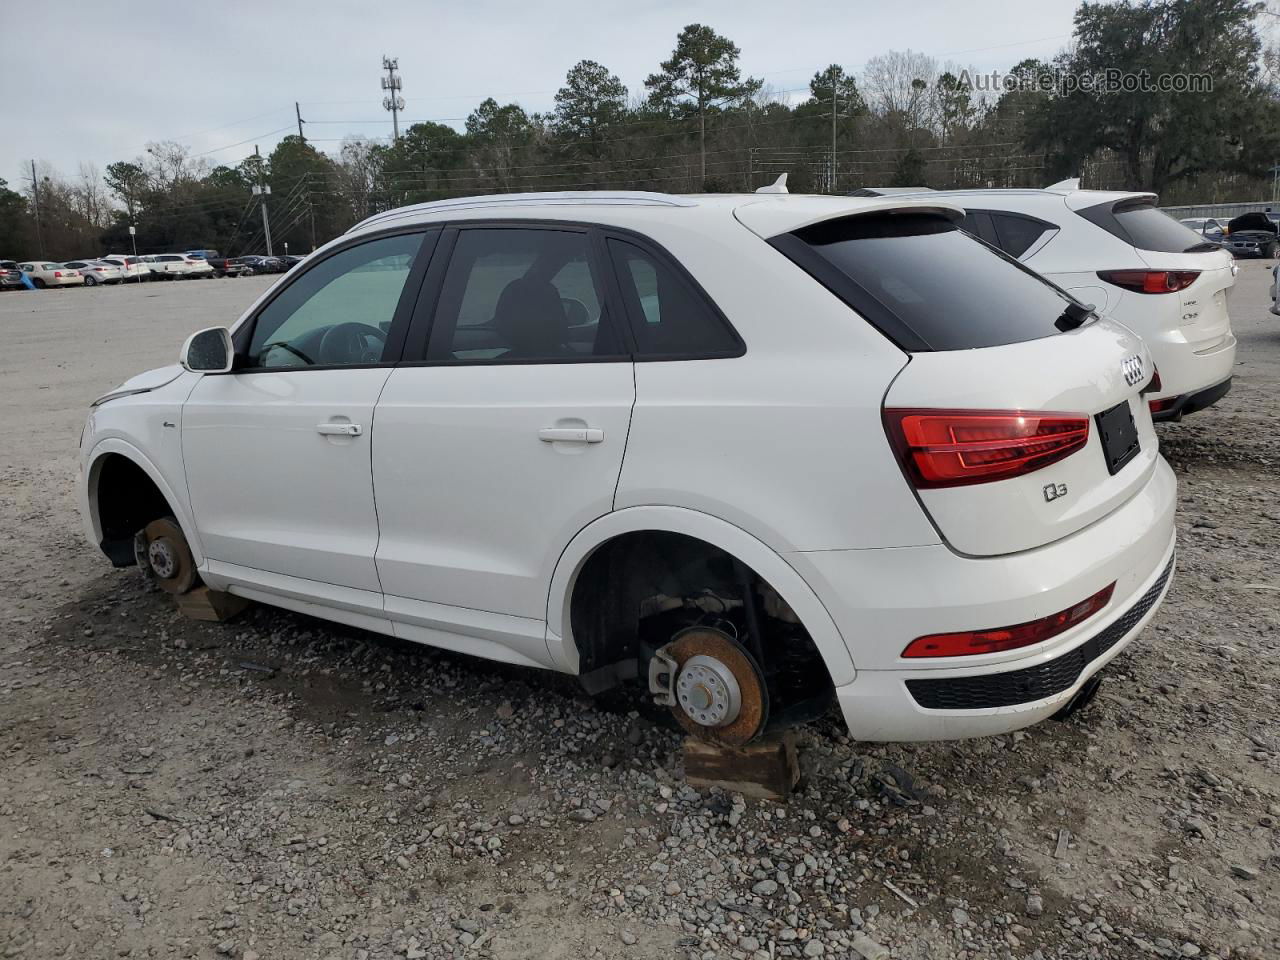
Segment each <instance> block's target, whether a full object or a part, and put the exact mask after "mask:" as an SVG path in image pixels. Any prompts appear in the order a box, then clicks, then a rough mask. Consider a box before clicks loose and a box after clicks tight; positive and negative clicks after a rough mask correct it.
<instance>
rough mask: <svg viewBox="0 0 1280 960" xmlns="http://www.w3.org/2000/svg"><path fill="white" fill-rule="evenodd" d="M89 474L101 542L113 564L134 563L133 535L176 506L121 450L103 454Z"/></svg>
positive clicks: (90, 497) (173, 513) (91, 500)
mask: <svg viewBox="0 0 1280 960" xmlns="http://www.w3.org/2000/svg"><path fill="white" fill-rule="evenodd" d="M89 476H90V480H89V484H90V486H89V502H90V507H91V509H92V511H93V515H94V517H95V518H96V520H97V527H98V531H99V536H100V538H101V539H100V540H99V543H98V545H99V547H101V549H102V552H103V553H104V554H106V555H107V558H108V559H109V560H110V561H111V563H112V565H113V566H117V567H131V566H134V565H135V564H136V563H137V558H136V557H135V555H134V548H133V540H134V536H135V535H136V534H137V533H138V531H139V530H141V529H142V528H143V527H145V526H146V525H147V524H148V523H150V522H151V521H152V520H158V519H160V518H161V517H169V516H176V514H175V512H174V509H173V506H172V504H170V503H169V501H168V500H167V499H166V498H165V496H164V494H163V493H161V491H160V488H159V487H158V486H157V485H156V483H155V481H154V480H152V479H151V477H150V476H148V475H147V472H146V471H145V470H143V469H142V467H140V466H139V465H138V464H137V463H136V462H134V461H133V460H131V459H130V458H129V457H127V456H125V455H124V454H122V453H114V452H112V453H106V454H103V455H102V456H101V457H99V458H98V459H97V460H95V461H94V463H93V466H92V467H91V471H90V475H89Z"/></svg>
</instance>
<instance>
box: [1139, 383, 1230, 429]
mask: <svg viewBox="0 0 1280 960" xmlns="http://www.w3.org/2000/svg"><path fill="white" fill-rule="evenodd" d="M1230 392H1231V378H1230V377H1227V379H1225V380H1223V381H1222V382H1221V383H1215V384H1214V385H1213V386H1211V387H1205V388H1204V389H1203V390H1198V391H1196V392H1195V393H1189V394H1184V395H1182V396H1180V397H1177V398H1175V400H1174V402H1173V404H1172V405H1170V406H1168V407H1165V408H1164V409H1163V410H1160V411H1159V412H1158V413H1157V412H1156V411H1154V410H1153V411H1152V412H1151V419H1152V420H1154V421H1156V422H1157V423H1161V422H1169V421H1173V422H1176V421H1178V420H1181V419H1182V418H1183V417H1185V416H1186V415H1187V414H1189V413H1196V412H1198V411H1200V410H1204V409H1205V408H1207V407H1211V406H1213V405H1214V404H1215V403H1217V402H1218V401H1219V400H1221V399H1222V398H1223V397H1225V396H1226V395H1227V394H1228V393H1230Z"/></svg>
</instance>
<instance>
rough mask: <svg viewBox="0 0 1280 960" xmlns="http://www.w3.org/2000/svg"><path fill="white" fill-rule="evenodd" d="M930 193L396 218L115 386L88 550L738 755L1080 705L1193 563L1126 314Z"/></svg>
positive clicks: (93, 429)
mask: <svg viewBox="0 0 1280 960" xmlns="http://www.w3.org/2000/svg"><path fill="white" fill-rule="evenodd" d="M961 216H962V211H961V210H960V209H959V208H957V207H954V206H952V205H951V204H949V203H947V202H941V201H934V200H929V201H903V200H901V199H897V198H894V199H877V200H859V199H849V198H833V197H798V196H785V195H745V196H699V197H691V198H688V197H674V196H666V195H660V194H644V193H585V194H543V195H538V194H531V195H515V196H493V197H483V198H475V199H469V200H456V201H443V202H438V203H431V204H425V205H421V206H416V207H407V208H404V209H400V210H395V211H391V212H388V213H385V214H381V215H378V216H376V217H374V218H372V219H370V220H366V221H365V222H364V223H362V224H360V225H358V226H357V227H355V228H353V229H352V230H351V231H350V232H349V233H347V234H346V235H345V236H343V237H340V238H339V239H337V240H335V241H333V242H332V243H330V244H328V245H327V246H326V247H325V248H323V249H322V250H320V251H319V252H317V253H315V254H313V255H312V256H310V257H308V259H307V260H306V262H305V263H304V264H303V265H301V266H299V267H298V268H296V269H295V270H294V271H293V272H292V273H289V274H287V275H286V276H285V277H284V278H283V279H282V280H281V281H280V282H279V283H278V284H276V285H275V286H273V287H272V288H271V289H270V290H269V291H267V292H266V293H265V294H264V295H263V296H262V297H261V298H260V299H259V300H258V301H257V302H256V303H255V304H253V306H251V307H250V308H249V310H248V311H246V313H245V314H244V315H243V316H242V317H241V318H240V320H239V321H238V322H237V323H235V324H234V325H233V326H232V329H231V331H230V332H229V331H228V330H226V329H225V328H212V329H209V330H204V331H201V332H199V333H197V334H194V335H193V336H192V337H191V338H190V339H189V340H188V342H187V344H186V346H185V347H184V348H183V351H182V354H181V357H182V365H181V366H173V367H168V368H164V369H160V370H155V371H152V372H151V373H148V374H143V375H141V376H139V377H137V378H135V379H133V380H131V381H129V382H127V383H126V384H124V385H123V386H122V387H121V388H120V389H119V390H117V391H116V392H114V393H112V394H109V395H107V396H106V397H103V398H102V399H100V400H99V401H97V402H96V403H95V405H94V407H93V409H92V411H91V413H90V415H89V420H88V424H87V427H86V429H85V431H84V436H83V439H82V442H81V463H82V469H83V481H82V483H81V487H80V490H81V498H82V506H83V511H84V517H85V521H86V528H87V532H88V535H89V537H90V539H91V541H92V542H93V544H94V545H95V546H98V547H101V549H102V550H103V551H104V552H105V553H106V554H107V556H108V557H110V558H111V560H112V561H114V562H115V563H116V564H117V565H120V566H124V565H129V564H132V563H133V562H134V561H135V558H140V559H141V560H142V562H143V563H144V564H145V565H146V566H147V567H148V568H149V570H150V572H151V573H152V574H153V575H154V576H155V577H156V578H157V579H158V580H159V582H160V584H161V586H163V587H164V588H165V589H168V590H170V591H172V592H181V591H184V590H187V589H189V588H190V587H191V586H192V585H193V584H194V583H196V581H197V578H199V579H201V580H203V581H204V583H205V584H207V585H208V586H209V587H211V588H214V589H217V590H224V591H230V592H232V593H235V594H240V595H242V596H245V597H249V598H252V599H254V600H259V601H261V602H264V603H268V604H274V605H277V606H281V607H285V608H288V609H291V610H297V611H303V612H306V613H309V614H312V615H315V616H319V617H323V618H327V619H330V620H334V621H338V622H341V623H345V624H351V625H354V626H358V627H363V628H366V629H369V630H374V631H379V632H382V633H385V634H391V635H394V636H397V637H402V638H406V639H409V640H415V641H419V642H422V643H427V644H432V645H435V646H439V647H444V648H447V649H450V650H456V651H462V652H464V653H468V654H474V655H477V656H481V657H489V658H492V659H495V660H501V661H506V662H509V663H516V664H523V665H525V666H530V667H544V668H550V669H553V670H560V671H565V672H568V673H573V674H579V675H580V676H581V679H582V682H583V684H584V686H585V687H586V688H587V689H588V690H589V691H592V692H594V691H599V690H602V689H605V688H607V687H610V686H613V685H615V684H618V683H622V682H626V681H634V680H639V681H641V682H642V683H643V682H644V681H645V680H646V679H647V681H648V686H649V690H650V691H651V692H652V694H653V695H654V696H656V697H657V699H658V700H659V701H660V702H662V703H666V704H668V705H669V706H670V707H671V709H672V711H673V712H674V713H675V715H676V717H677V719H679V720H680V721H681V722H682V723H684V724H685V726H686V727H687V728H689V729H690V730H691V731H694V732H695V733H699V734H701V735H702V736H705V737H708V738H711V739H716V740H720V741H723V742H728V743H742V742H745V741H746V740H749V739H751V738H752V737H754V736H756V735H758V734H759V733H760V732H761V731H762V730H764V729H766V728H768V727H770V726H777V725H779V724H785V723H792V722H795V721H796V720H798V719H802V718H804V717H809V716H813V715H814V714H815V713H818V712H821V711H822V710H824V709H826V708H827V707H828V706H829V704H830V703H831V701H832V699H833V698H834V699H835V700H836V701H837V702H838V703H839V706H840V709H841V710H842V711H843V715H844V718H845V720H846V722H847V724H848V727H849V729H850V730H851V731H852V733H853V734H854V735H855V736H857V737H859V738H863V739H868V740H920V739H938V738H956V737H965V736H974V735H981V734H991V733H997V732H1002V731H1009V730H1013V729H1016V728H1018V727H1023V726H1026V725H1028V724H1031V723H1034V722H1036V721H1038V720H1041V719H1043V718H1045V717H1048V716H1050V715H1053V714H1055V713H1058V712H1060V711H1062V710H1064V709H1065V708H1069V707H1070V706H1072V705H1075V704H1079V703H1080V702H1082V701H1083V700H1086V699H1087V698H1088V696H1089V695H1090V694H1091V693H1092V691H1093V690H1094V689H1095V681H1094V679H1093V678H1094V676H1095V674H1096V673H1097V672H1098V670H1099V669H1100V668H1102V667H1103V666H1104V665H1105V664H1106V663H1107V662H1108V661H1109V660H1110V659H1111V658H1113V657H1114V656H1115V655H1116V654H1117V653H1118V652H1119V651H1120V650H1121V649H1123V648H1124V647H1125V645H1126V644H1128V643H1129V642H1130V641H1131V640H1132V639H1133V638H1134V637H1135V636H1136V635H1137V633H1138V632H1139V631H1140V630H1141V629H1142V627H1143V625H1144V624H1145V623H1146V622H1147V621H1148V620H1149V619H1150V618H1151V616H1152V615H1153V614H1154V612H1155V610H1156V608H1157V606H1158V604H1159V603H1160V600H1161V598H1162V597H1163V596H1164V593H1165V591H1166V590H1167V588H1168V585H1169V582H1170V576H1171V573H1172V570H1173V562H1174V561H1173V554H1174V527H1173V513H1174V502H1175V481H1174V477H1173V473H1172V471H1171V470H1170V469H1169V467H1168V465H1167V464H1166V463H1165V462H1164V460H1163V459H1162V458H1161V457H1160V456H1159V454H1158V452H1157V442H1156V436H1155V433H1154V431H1153V428H1152V425H1151V416H1150V413H1149V412H1148V409H1147V404H1146V402H1145V397H1144V396H1142V393H1143V391H1144V390H1146V389H1148V388H1149V386H1150V381H1151V377H1152V367H1151V360H1150V356H1149V354H1148V351H1147V349H1146V348H1145V347H1144V346H1143V344H1142V342H1141V340H1140V339H1139V338H1138V337H1137V336H1136V335H1134V334H1133V333H1131V332H1130V331H1129V330H1128V329H1126V328H1125V327H1123V326H1120V325H1119V324H1116V323H1113V322H1111V321H1109V320H1106V319H1100V318H1098V317H1096V316H1095V315H1091V314H1090V313H1089V312H1088V311H1087V310H1086V309H1084V308H1082V307H1081V305H1080V304H1079V303H1077V302H1075V301H1073V300H1071V299H1070V298H1069V297H1067V296H1066V295H1065V294H1063V293H1062V292H1061V291H1060V290H1059V289H1057V288H1056V287H1054V286H1053V285H1051V284H1050V283H1048V282H1047V281H1045V280H1043V279H1042V278H1040V277H1038V276H1036V275H1035V274H1034V273H1032V272H1031V271H1029V270H1027V269H1025V268H1023V267H1020V266H1019V265H1017V264H1016V263H1015V262H1013V261H1010V260H1009V259H1008V258H1006V257H1004V256H1002V255H1001V254H999V253H997V252H995V251H992V250H991V249H990V248H989V247H987V246H986V245H985V244H982V243H979V242H978V241H976V240H974V239H973V238H972V237H970V236H969V235H968V234H966V233H965V232H963V231H962V230H960V229H959V228H958V225H957V223H958V221H959V219H960V218H961Z"/></svg>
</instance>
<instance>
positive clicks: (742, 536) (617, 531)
mask: <svg viewBox="0 0 1280 960" xmlns="http://www.w3.org/2000/svg"><path fill="white" fill-rule="evenodd" d="M650 530H655V531H662V532H665V533H679V534H684V535H685V536H688V537H694V538H697V539H699V540H703V541H705V542H707V543H709V544H711V545H712V546H715V547H719V548H720V549H721V550H724V551H725V552H726V553H728V554H730V555H731V556H733V557H736V558H737V559H738V560H741V561H742V562H743V563H744V564H746V565H747V566H748V567H750V568H751V569H752V570H754V571H755V572H756V573H757V574H759V575H760V576H761V577H763V578H764V579H765V580H766V581H768V583H769V584H770V585H771V586H772V587H773V588H774V589H775V590H776V591H778V594H779V595H780V596H781V597H782V599H784V600H785V601H786V602H787V603H788V604H789V605H790V607H791V609H792V610H794V611H795V612H796V615H797V616H798V617H799V618H800V622H801V623H803V624H804V627H805V629H806V630H807V631H808V633H809V636H810V637H811V638H812V639H813V642H814V645H815V646H816V647H817V648H818V652H819V653H821V654H822V659H823V661H824V662H825V663H826V667H827V670H828V671H829V672H830V674H831V680H832V682H833V683H834V684H835V685H836V686H841V685H843V684H846V683H852V682H853V680H854V678H855V677H856V676H857V671H856V669H855V668H854V664H853V659H852V658H851V657H850V655H849V648H848V647H847V646H846V644H845V642H844V638H843V637H842V636H841V634H840V631H839V629H838V628H837V627H836V624H835V621H834V620H833V619H832V618H831V614H830V613H828V612H827V608H826V607H825V606H824V605H823V603H822V601H821V600H819V599H818V595H817V594H816V593H814V592H813V590H812V589H811V588H810V587H809V585H808V584H807V583H806V582H805V581H804V579H803V578H802V577H801V576H800V574H799V573H797V572H796V570H795V568H794V567H792V566H791V565H790V564H789V563H787V561H786V560H785V559H784V558H783V557H782V556H781V555H779V554H778V553H777V552H776V551H774V550H773V549H772V548H771V547H769V546H768V545H766V544H765V543H763V542H761V541H760V540H758V539H756V538H755V537H754V536H752V535H751V534H750V533H747V531H745V530H743V529H742V528H741V527H736V526H734V525H733V524H731V523H728V522H726V521H724V520H721V519H720V518H718V517H714V516H712V515H711V514H707V513H702V512H700V511H697V510H690V509H687V508H685V507H663V506H643V507H628V508H626V509H624V510H617V511H614V512H613V513H609V514H606V515H605V516H603V517H601V518H600V519H598V520H596V521H594V522H592V523H590V524H588V525H587V526H586V527H584V528H583V529H582V530H581V531H579V533H578V534H577V536H575V537H574V538H573V540H572V541H570V543H569V545H568V546H567V547H565V549H564V552H563V553H562V554H561V555H560V560H559V562H558V563H557V564H556V568H555V573H554V574H553V575H552V577H551V587H550V591H549V593H548V598H547V651H548V653H549V654H550V656H551V659H552V662H554V663H555V664H556V665H557V667H558V668H559V669H561V670H563V671H565V672H567V673H573V674H576V673H578V648H577V645H576V644H575V643H574V640H573V630H572V626H571V623H570V617H569V609H570V604H571V602H572V599H573V588H574V585H575V584H576V582H577V578H578V574H579V573H580V572H581V570H582V568H583V566H584V565H585V564H586V562H587V560H588V559H589V558H590V556H591V555H592V554H593V553H594V552H595V551H596V550H597V549H598V548H599V547H600V546H602V545H603V544H605V543H607V542H608V541H609V540H612V539H613V538H614V537H618V536H621V535H622V534H626V533H643V532H645V531H650Z"/></svg>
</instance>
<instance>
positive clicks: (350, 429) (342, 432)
mask: <svg viewBox="0 0 1280 960" xmlns="http://www.w3.org/2000/svg"><path fill="white" fill-rule="evenodd" d="M316 433H319V434H323V435H324V436H326V437H358V436H360V434H362V433H364V427H362V426H360V424H358V423H317V424H316Z"/></svg>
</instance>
